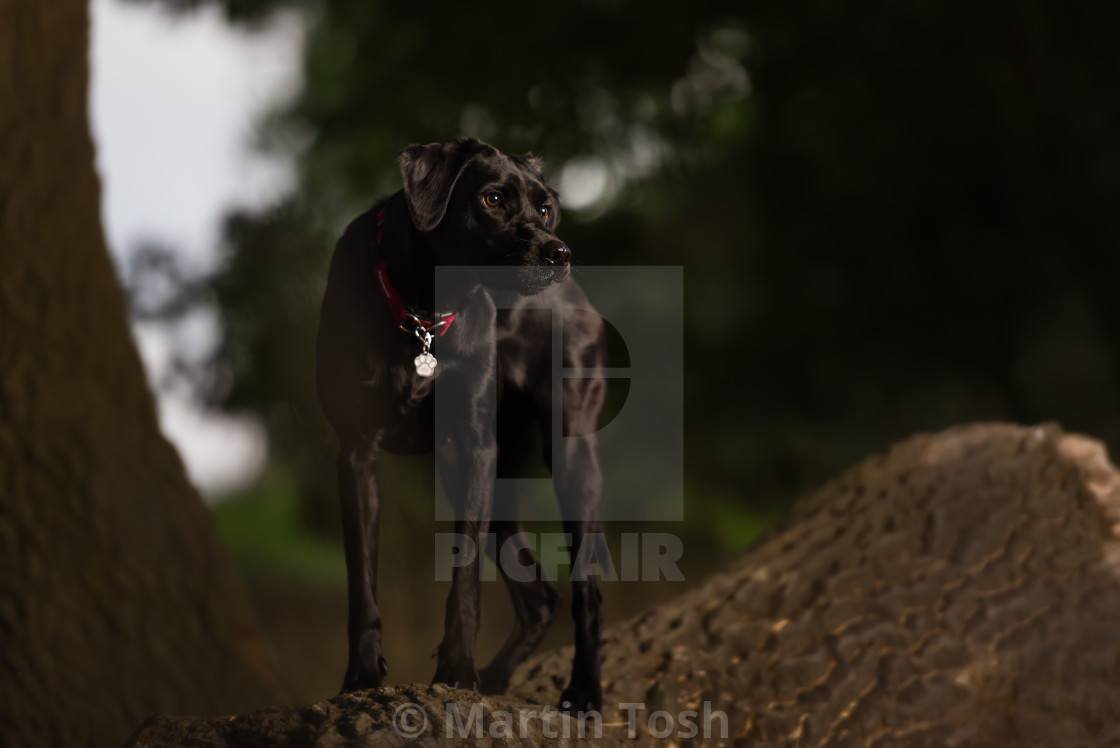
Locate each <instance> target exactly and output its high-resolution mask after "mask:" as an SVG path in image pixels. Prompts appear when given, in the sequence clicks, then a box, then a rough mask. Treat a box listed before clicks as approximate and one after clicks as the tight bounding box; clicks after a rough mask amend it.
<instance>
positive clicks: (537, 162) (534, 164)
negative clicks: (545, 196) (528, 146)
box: [521, 152, 544, 174]
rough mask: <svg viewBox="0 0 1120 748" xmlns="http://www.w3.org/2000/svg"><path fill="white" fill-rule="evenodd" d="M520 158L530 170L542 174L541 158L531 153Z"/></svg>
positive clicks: (542, 160) (542, 164)
mask: <svg viewBox="0 0 1120 748" xmlns="http://www.w3.org/2000/svg"><path fill="white" fill-rule="evenodd" d="M521 158H523V159H525V163H526V164H528V166H529V168H530V169H532V170H533V171H535V172H536V173H537V174H544V159H543V158H541V157H540V156H538V155H537V154H535V153H531V152H530V153H526V154H525V155H524V156H522V157H521Z"/></svg>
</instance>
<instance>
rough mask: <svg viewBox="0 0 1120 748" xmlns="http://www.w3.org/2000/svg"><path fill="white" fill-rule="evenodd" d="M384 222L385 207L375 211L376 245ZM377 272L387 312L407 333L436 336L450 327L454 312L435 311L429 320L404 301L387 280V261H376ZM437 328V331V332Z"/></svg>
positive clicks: (378, 242)
mask: <svg viewBox="0 0 1120 748" xmlns="http://www.w3.org/2000/svg"><path fill="white" fill-rule="evenodd" d="M384 223H385V208H382V209H381V210H379V211H378V212H377V246H378V247H380V246H381V230H382V226H383V225H384ZM374 272H375V273H376V274H377V287H378V288H380V289H381V296H382V297H383V298H384V299H385V305H386V306H388V307H389V312H390V313H392V315H393V321H394V322H395V323H396V324H397V327H399V328H400V329H401V330H403V331H405V332H407V333H416V331H417V330H423V331H424V332H426V333H430V334H432V335H434V336H436V337H443V336H444V335H446V334H447V331H448V330H449V329H450V328H451V323H452V322H454V321H455V314H456V313H455V312H444V313H442V314H440V313H438V312H437V313H436V319H434V320H429V319H425V318H423V317H421V316H420V315H419V314H417V313H415V312H413V311H412V310H410V309H409V308H408V306H407V305H405V303H404V297H402V296H401V294H400V291H398V290H397V289H395V288H393V284H392V282H391V281H390V280H389V263H388V262H386V261H385V260H382V261H381V262H379V263H377V267H376V268H374ZM437 330H438V332H437Z"/></svg>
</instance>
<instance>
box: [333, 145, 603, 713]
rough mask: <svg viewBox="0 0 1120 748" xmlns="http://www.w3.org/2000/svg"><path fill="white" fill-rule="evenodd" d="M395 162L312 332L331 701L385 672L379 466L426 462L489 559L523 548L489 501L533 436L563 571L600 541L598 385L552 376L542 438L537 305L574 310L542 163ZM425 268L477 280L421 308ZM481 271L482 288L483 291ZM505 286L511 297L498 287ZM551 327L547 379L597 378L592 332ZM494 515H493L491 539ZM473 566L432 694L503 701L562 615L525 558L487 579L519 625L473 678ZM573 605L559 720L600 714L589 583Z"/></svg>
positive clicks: (578, 301) (596, 334) (348, 246)
mask: <svg viewBox="0 0 1120 748" xmlns="http://www.w3.org/2000/svg"><path fill="white" fill-rule="evenodd" d="M399 163H400V168H401V174H402V176H403V177H404V189H403V190H401V191H400V192H397V193H396V194H394V195H392V196H391V197H389V198H388V199H387V200H384V201H383V202H381V203H379V204H377V205H375V206H374V207H373V208H372V209H371V210H369V211H368V212H367V213H365V214H363V215H361V216H359V217H358V218H357V219H355V220H354V221H353V222H352V223H351V224H350V226H349V227H348V228H347V229H346V232H345V234H344V235H343V236H342V238H341V239H340V240H339V242H338V245H337V247H336V249H335V253H334V257H333V259H332V261H331V268H330V275H329V278H328V282H327V290H326V295H325V296H324V298H323V307H322V314H321V318H320V324H319V337H318V351H317V354H318V356H317V365H318V373H317V388H318V395H319V402H320V404H321V406H322V408H323V411H324V413H325V414H326V416H327V419H328V420H329V421H330V423H331V425H332V426H333V428H334V430H335V432H336V433H337V435H338V439H339V443H340V451H339V455H338V466H337V467H338V484H339V493H340V498H341V502H342V520H343V533H344V540H345V548H346V567H347V572H348V575H349V600H350V614H349V638H350V661H349V667H348V668H347V671H346V677H345V681H344V682H343V690H344V691H349V690H354V689H360V688H369V687H374V686H378V685H380V684H381V680H382V677H383V676H384V674H385V673H386V664H385V659H384V658H383V657H382V644H381V612H380V610H379V609H378V605H377V520H378V503H379V497H378V487H377V483H376V480H375V477H374V472H375V464H376V460H377V457H376V456H377V451H378V449H385V450H388V451H390V452H396V453H408V454H415V453H424V452H428V451H431V450H432V449H433V448H434V449H435V452H436V461H437V466H438V469H439V473H440V478H441V482H442V483H443V486H444V489H445V491H446V493H447V495H448V496H449V497H450V498H451V501H452V503H453V505H454V507H455V510H456V517H457V521H456V528H455V529H456V532H458V533H462V534H464V535H467V536H468V537H471V538H477V539H478V541H479V542H478V543H476V545H475V548H483V547H484V545H489V546H491V547H487V550H488V552H489V551H492V545H494V544H484V543H483V542H482V537H481V536H482V534H483V533H485V532H487V530H488V529H489V531H490V532H492V533H493V534H494V537H495V539H496V541H497V542H496V545H497V547H498V548H501V547H502V546H503V544H504V543H505V542H506V541H507V540H511V539H512V541H511V542H514V543H517V542H519V541H520V540H521V537H520V536H519V535H518V533H520V526H519V523H518V522H517V520H516V519H513V518H514V517H516V513H515V510H513V508H512V502H513V497H511V496H506V495H503V493H504V492H499V493H498V495H497V496H495V477H496V476H497V475H507V474H510V473H511V472H512V471H513V468H514V467H515V466H516V465H517V463H519V462H521V461H522V459H523V458H524V457H525V456H526V455H525V451H526V450H525V445H526V443H531V436H532V433H533V430H536V431H537V432H538V433H539V434H540V437H541V441H542V442H543V447H544V449H543V451H544V458H545V461H546V464H547V465H548V467H549V469H550V470H551V471H552V474H553V484H554V487H555V490H556V494H557V496H558V499H559V502H560V509H561V515H562V518H563V521H564V531H565V532H566V533H570V534H571V547H570V552H571V555H572V559H573V565H574V561H575V558H576V554H577V553H578V551H579V548H580V545H581V543H582V542H583V541H584V538H585V536H587V535H588V534H589V533H597V532H598V530H599V526H598V516H599V501H600V491H601V486H602V479H601V475H600V471H599V462H598V454H597V448H596V441H595V435H594V431H595V430H596V427H597V426H596V424H597V422H598V418H599V412H600V410H601V409H602V405H603V400H604V397H605V392H606V388H605V380H603V379H596V378H593V377H592V378H585V379H581V378H578V377H575V376H570V375H568V374H566V375H565V378H564V379H563V387H562V388H563V405H562V408H561V412H562V414H563V424H562V431H560V430H557V429H554V428H553V424H552V412H553V410H552V400H553V383H552V373H551V372H552V369H553V366H552V350H553V348H552V331H551V319H552V313H551V310H550V309H544V310H541V309H540V308H539V307H540V306H541V300H542V299H549V298H551V299H556V300H559V301H564V302H565V303H564V304H563V305H560V306H562V307H567V306H568V304H569V303H571V302H574V303H575V305H577V306H582V307H584V308H588V309H589V308H590V307H589V305H588V304H587V301H586V298H585V297H584V295H583V292H582V291H581V290H580V289H579V287H578V286H577V285H576V283H575V282H574V281H572V280H571V279H570V278H569V275H570V259H571V252H570V250H569V249H568V247H567V246H565V244H564V243H563V242H561V241H560V240H559V239H558V238H557V237H556V235H555V233H553V232H554V231H555V229H556V224H557V223H558V221H559V219H560V211H559V207H558V200H557V194H556V192H555V191H554V190H553V189H552V188H551V187H549V186H548V185H547V184H546V183H545V182H544V179H543V178H542V176H541V173H540V162H539V161H538V160H537V159H536V158H535V157H533V156H511V155H507V154H505V153H502V152H500V151H498V150H497V149H495V148H492V147H491V146H488V145H486V144H485V143H482V142H480V141H478V140H475V139H472V138H467V139H459V140H453V141H448V142H445V143H433V144H431V145H427V146H420V145H413V146H410V147H408V148H407V149H405V151H404V152H403V153H401V155H400V157H399ZM439 266H477V267H479V268H480V270H479V271H478V273H477V275H473V276H470V277H469V278H465V279H464V280H463V281H461V282H459V283H458V284H457V285H454V287H453V288H452V289H451V291H450V292H449V293H446V294H444V293H441V296H440V298H439V299H438V303H437V299H436V295H435V294H436V291H435V282H434V278H435V274H436V268H437V267H439ZM487 268H497V269H498V272H493V271H492V272H491V275H493V278H491V277H489V276H488V275H487ZM510 276H512V278H513V282H512V283H511V282H509V281H508V280H503V279H504V278H509V277H510ZM503 286H504V288H503ZM511 291H512V293H510V292H511ZM530 298H532V299H533V300H534V304H529V303H528V300H529V299H530ZM496 300H498V301H500V302H501V303H498V304H496V303H495V301H496ZM533 306H536V307H538V308H531V307H533ZM437 310H438V311H437ZM542 311H543V313H542ZM563 315H564V316H563V322H564V327H563V346H562V348H563V354H562V355H563V368H564V369H567V370H576V371H577V372H578V371H580V370H590V369H595V368H599V367H603V366H604V365H605V363H604V359H605V342H604V332H603V325H602V321H601V320H600V319H599V317H598V316H597V315H594V314H588V313H580V312H579V311H574V310H572V309H570V308H568V309H567V311H564V312H563ZM433 354H438V355H439V359H438V361H436V360H435V358H434V355H433ZM437 380H438V391H439V395H438V396H439V398H440V418H439V423H437V419H436V418H435V407H434V397H433V392H434V390H435V389H437V387H436V386H435V382H436V381H437ZM495 392H497V393H499V395H498V398H497V399H496V400H495V398H494V396H493V393H495ZM448 414H450V415H448ZM554 433H556V434H561V433H562V434H565V435H567V436H566V438H564V439H562V440H561V442H562V443H561V444H560V445H559V447H558V449H557V452H556V460H557V461H559V462H561V463H562V464H553V438H552V437H553V434H554ZM495 504H496V505H497V507H498V508H499V510H500V511H494V512H493V514H494V521H493V522H491V521H490V519H491V514H492V509H493V508H494V507H495ZM588 542H590V539H589V540H588ZM478 555H479V554H476V556H475V559H474V561H473V562H472V563H470V564H468V565H466V566H462V567H457V568H455V569H454V575H453V579H452V587H451V594H450V596H449V597H448V600H447V611H446V627H445V631H444V637H443V642H442V643H441V644H440V645H439V649H438V654H437V656H438V666H437V668H436V674H435V678H434V681H435V682H440V683H447V684H451V685H458V686H460V687H469V688H473V689H476V690H482V691H484V692H487V693H501V692H502V691H504V690H505V688H506V687H507V685H508V684H509V679H510V676H511V675H512V673H513V671H514V669H515V668H516V667H517V666H518V665H519V664H520V663H521V662H523V661H524V660H525V658H526V657H528V656H529V654H530V653H532V651H533V650H534V649H535V648H536V646H537V645H538V644H539V643H540V641H541V638H542V637H543V636H544V633H545V630H546V629H547V627H548V625H549V623H550V622H551V620H552V617H553V614H554V612H555V610H556V607H557V605H558V604H559V601H560V598H559V595H558V593H557V591H556V588H555V587H554V585H553V584H552V583H551V582H550V581H548V580H547V579H545V578H544V577H543V575H542V574H541V573H540V568H541V567H540V563H539V561H538V559H537V557H536V556H535V555H534V554H533V552H532V550H531V549H529V548H522V549H520V552H519V554H518V555H519V558H520V559H521V563H522V564H526V563H532V564H533V565H534V568H535V570H536V575H535V577H536V579H535V580H534V581H528V582H526V581H518V580H516V579H511V578H510V577H509V576H506V575H505V574H504V573H503V576H504V577H505V581H506V585H507V587H508V588H509V593H510V597H511V599H512V601H513V607H514V610H515V611H516V614H517V621H516V624H515V627H514V630H513V633H512V634H511V635H510V637H509V639H508V640H507V641H506V643H505V645H504V646H503V647H502V649H501V651H500V652H499V653H498V654H497V655H496V656H495V657H494V660H493V661H492V662H491V663H490V664H489V665H487V666H486V667H485V668H483V669H482V670H478V669H476V666H475V657H474V646H475V637H476V634H477V633H478V625H479V573H478V564H479V563H480V559H479V558H478V557H477V556H478ZM499 566H501V564H499ZM503 572H504V570H503ZM518 576H519V577H521V576H522V575H518ZM572 597H573V599H572V616H573V618H574V619H575V623H576V651H575V659H574V661H573V663H572V675H571V681H570V683H569V685H568V687H567V688H566V689H565V690H564V692H563V694H562V696H561V706H562V708H565V709H567V710H571V711H580V710H591V709H599V708H600V707H601V705H602V689H601V686H600V676H599V636H600V628H601V624H602V612H601V607H602V605H601V597H600V595H599V590H598V587H597V586H596V583H595V578H594V576H589V577H588V578H587V579H586V580H577V579H573V582H572Z"/></svg>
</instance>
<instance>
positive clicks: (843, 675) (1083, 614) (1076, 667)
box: [136, 425, 1120, 748]
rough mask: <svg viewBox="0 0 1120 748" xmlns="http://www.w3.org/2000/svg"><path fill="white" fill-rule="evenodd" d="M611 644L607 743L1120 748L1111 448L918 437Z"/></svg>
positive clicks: (302, 721)
mask: <svg viewBox="0 0 1120 748" xmlns="http://www.w3.org/2000/svg"><path fill="white" fill-rule="evenodd" d="M605 639H606V643H605V645H604V648H603V651H604V655H605V661H604V665H603V673H604V680H605V683H604V685H605V690H606V704H607V707H606V709H605V713H604V715H603V719H604V729H603V733H604V738H605V740H604V742H605V743H606V744H610V743H611V742H613V741H616V740H617V741H626V739H627V730H628V726H626V716H625V715H624V714H623V713H621V712H619V711H618V709H617V705H618V704H620V703H627V702H629V703H636V702H640V703H644V704H645V705H646V708H645V709H646V710H645V711H644V712H641V713H639V718H638V719H637V720H636V725H635V726H636V728H637V730H636V732H637V740H638V741H639V742H642V743H648V744H657V743H663V744H668V743H676V744H709V745H718V744H740V745H767V746H791V747H793V746H797V747H798V748H806V747H808V746H945V745H960V746H1078V745H1114V744H1117V743H1120V721H1118V720H1117V719H1116V705H1117V704H1120V473H1117V471H1116V469H1115V468H1114V467H1113V466H1112V465H1111V464H1110V463H1109V462H1108V459H1107V456H1106V455H1105V453H1104V450H1103V448H1102V447H1101V445H1100V444H1099V443H1097V442H1094V441H1092V440H1090V439H1086V438H1084V437H1078V436H1072V435H1064V434H1062V433H1061V432H1060V431H1059V430H1058V429H1057V428H1056V427H1049V426H1047V427H1040V428H1021V427H1015V426H1007V425H978V426H969V427H961V428H957V429H953V430H950V431H947V432H944V433H942V434H939V435H936V436H918V437H914V438H912V439H909V440H907V441H905V442H902V443H900V444H898V445H896V446H895V447H894V448H893V449H892V450H890V452H889V453H888V454H886V455H885V456H878V457H873V458H871V459H868V460H867V461H865V462H863V463H861V464H860V465H858V466H857V467H855V468H854V469H852V470H850V471H849V472H847V473H845V474H844V475H843V476H841V477H840V478H839V479H837V480H835V481H834V482H832V483H829V484H828V485H826V486H824V487H823V488H821V489H820V490H819V491H818V492H816V493H815V494H813V495H811V496H809V497H808V498H806V499H804V500H802V501H801V502H800V503H798V504H797V506H796V507H795V508H794V510H793V512H792V514H791V516H790V517H789V519H788V520H787V521H786V522H784V523H783V525H782V526H781V527H780V528H778V529H777V530H776V531H775V532H773V533H772V534H771V535H770V536H768V537H767V538H766V539H765V540H764V541H763V542H761V543H759V544H758V545H756V546H755V547H754V548H753V549H752V550H751V551H749V552H748V553H747V554H746V555H744V556H743V557H742V558H740V559H739V560H737V561H736V562H734V563H733V564H731V565H729V566H728V567H727V568H726V569H724V570H723V571H721V572H720V573H718V574H716V575H714V576H713V577H711V578H710V579H709V580H707V581H706V582H705V583H704V584H702V585H700V586H699V587H697V588H695V589H693V590H691V591H689V592H687V593H685V594H684V595H682V596H681V597H680V598H678V599H677V600H675V601H673V602H672V603H670V604H668V605H665V606H663V607H662V608H660V609H658V610H655V611H650V612H649V613H647V614H645V615H642V616H639V617H637V618H634V619H632V620H631V621H628V622H626V623H623V624H621V625H619V626H615V627H613V628H611V629H609V630H608V631H607V632H606V636H605ZM570 662H571V651H570V648H564V649H560V650H557V651H555V652H550V653H546V654H544V655H542V656H540V657H538V658H536V659H535V660H534V661H531V662H529V663H527V664H526V665H525V666H524V667H523V668H522V669H521V670H520V671H519V672H518V674H517V675H516V676H515V680H514V684H513V686H512V687H511V689H510V694H509V695H508V696H506V697H502V698H500V699H487V700H486V702H485V703H486V704H487V709H505V710H517V709H523V708H526V707H525V706H524V705H525V704H536V705H540V704H551V703H553V702H554V701H555V700H556V698H557V696H558V694H559V691H560V688H561V687H562V686H563V684H564V682H565V679H566V675H567V671H568V668H569V667H570ZM477 698H478V697H477V696H475V695H474V694H471V693H470V692H464V691H455V692H447V691H445V690H441V689H439V688H435V689H432V688H428V687H413V688H409V689H382V690H381V691H371V692H367V693H365V694H360V695H355V696H346V697H339V698H337V699H332V700H330V701H327V702H322V703H320V704H317V705H315V706H313V707H308V708H306V709H304V710H272V711H269V712H263V713H257V714H250V715H244V716H241V717H237V718H227V719H225V720H221V719H211V720H197V719H183V718H173V717H161V718H157V719H155V720H153V721H152V722H151V723H150V724H149V725H148V726H147V727H146V728H145V729H144V730H142V731H141V732H140V733H139V734H138V735H137V739H136V744H137V745H153V746H160V747H169V746H185V745H192V746H199V745H225V744H227V743H228V744H238V745H247V746H256V745H261V746H264V745H283V746H312V745H316V746H334V745H363V746H365V745H368V746H373V745H381V744H383V742H384V743H385V744H392V743H393V741H396V740H398V738H399V736H398V735H397V733H396V732H395V731H394V730H393V729H392V723H391V720H392V715H393V712H394V710H395V709H396V708H398V707H399V706H401V705H402V704H406V703H408V702H410V701H412V702H417V703H420V704H421V705H422V706H423V707H424V708H425V712H426V713H428V714H429V717H430V721H431V724H432V729H430V730H429V731H428V732H426V733H425V734H424V738H423V739H424V742H425V743H426V744H433V745H434V744H441V740H440V738H441V736H442V735H443V734H444V733H443V730H444V729H445V728H444V724H445V723H444V722H443V720H442V717H441V715H443V714H444V703H445V702H446V701H455V702H457V703H459V704H460V712H461V713H463V714H466V713H467V710H469V708H470V707H469V705H470V703H471V702H472V701H474V700H476V699H477ZM704 701H710V702H712V706H713V708H714V709H720V710H724V711H726V712H727V714H728V728H729V730H728V737H727V738H726V739H721V738H720V736H719V731H718V727H719V725H718V723H713V728H717V729H713V730H712V732H711V738H710V739H709V740H703V739H701V738H702V736H703V733H702V732H701V734H700V735H699V736H698V737H696V738H693V739H688V738H684V737H681V736H678V735H675V734H674V735H671V736H670V737H668V738H666V739H664V740H656V739H654V738H653V737H652V736H651V735H650V732H649V729H648V726H649V725H648V716H649V715H650V714H651V713H652V712H653V711H654V710H658V709H664V710H666V711H668V712H670V713H672V714H674V715H675V714H678V713H679V712H681V711H682V710H685V709H693V710H696V711H698V712H702V711H703V702H704ZM532 708H533V709H540V706H534V707H532ZM324 715H326V716H324ZM698 721H699V720H698ZM662 724H663V723H655V725H654V727H655V728H659V727H661V726H662ZM701 729H702V728H701ZM489 737H490V736H489V733H487V738H488V739H489ZM460 742H461V741H458V740H457V739H455V738H451V739H447V738H443V739H442V744H448V745H452V744H459V743H460ZM493 742H494V744H510V745H516V744H528V745H544V744H553V743H554V742H555V741H547V740H544V741H542V740H540V738H539V737H532V736H530V738H529V739H528V740H526V741H525V742H524V743H521V742H520V741H519V740H514V741H506V740H502V739H498V740H494V741H493Z"/></svg>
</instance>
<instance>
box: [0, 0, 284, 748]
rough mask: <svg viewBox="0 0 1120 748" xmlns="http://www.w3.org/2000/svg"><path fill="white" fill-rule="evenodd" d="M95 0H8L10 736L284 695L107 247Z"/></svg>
mask: <svg viewBox="0 0 1120 748" xmlns="http://www.w3.org/2000/svg"><path fill="white" fill-rule="evenodd" d="M87 5H88V3H87V0H51V1H50V2H23V1H21V0H0V569H2V570H3V571H2V574H3V576H2V577H0V745H10V746H39V745H43V746H47V745H49V746H62V745H113V744H119V743H120V742H123V741H124V740H126V739H127V738H128V736H129V735H130V734H131V733H132V731H133V730H134V729H135V727H136V725H137V724H138V723H139V722H140V721H141V720H143V719H144V718H145V717H146V716H148V715H149V714H151V713H153V712H155V711H171V710H175V711H192V712H193V711H198V712H208V713H214V712H220V711H230V710H234V709H241V708H252V707H254V706H260V705H263V704H266V703H270V701H271V700H274V699H275V698H277V695H276V693H275V691H274V690H273V688H272V687H271V686H270V685H268V683H267V681H268V679H269V675H268V670H269V669H268V666H267V663H266V660H265V658H264V648H263V647H262V646H261V644H260V642H259V639H258V638H257V634H256V627H255V625H254V623H253V621H252V618H251V616H250V614H249V610H248V608H247V606H246V605H245V603H244V599H245V598H244V594H243V591H242V589H241V585H240V583H239V582H238V580H237V579H236V576H235V575H234V574H233V573H232V567H231V565H230V564H229V563H228V562H227V559H226V557H225V555H224V553H223V552H222V550H221V548H220V546H219V544H218V542H217V538H216V535H215V532H214V530H213V527H212V522H211V519H210V517H209V514H208V512H207V510H206V508H205V506H204V505H203V504H202V502H201V500H200V499H199V497H198V495H197V494H196V493H195V491H194V490H193V489H192V488H191V486H190V485H189V483H188V481H187V479H186V476H185V474H184V471H183V466H182V463H181V462H180V460H179V457H178V455H177V454H176V453H175V451H174V450H173V449H172V448H171V446H170V445H169V444H168V443H167V442H166V441H165V440H164V438H163V437H162V435H161V434H160V432H159V428H158V424H157V421H156V414H155V409H154V406H153V402H152V398H151V395H150V393H149V392H148V388H147V384H146V382H145V380H144V374H143V371H142V368H141V365H140V361H139V358H138V356H137V354H136V351H135V349H134V347H133V344H132V341H131V338H130V336H129V332H128V327H127V323H126V314H125V306H124V303H123V299H122V296H121V293H120V291H119V289H118V287H117V282H116V278H115V277H114V274H113V269H112V266H111V264H110V260H109V256H108V253H107V251H106V247H105V242H104V238H103V236H102V231H101V222H100V187H99V184H98V180H97V176H96V174H95V172H94V156H93V144H92V142H91V139H90V133H89V127H88V120H87V99H86V96H87V89H88V85H89V73H88V64H87V57H88V52H89V44H88V42H89V40H88V31H89V30H88V19H87V13H88V7H87Z"/></svg>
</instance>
